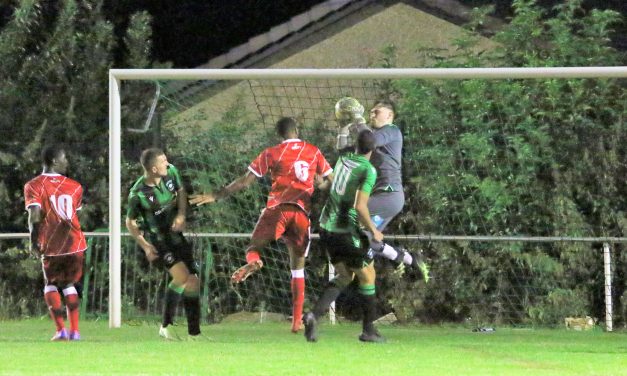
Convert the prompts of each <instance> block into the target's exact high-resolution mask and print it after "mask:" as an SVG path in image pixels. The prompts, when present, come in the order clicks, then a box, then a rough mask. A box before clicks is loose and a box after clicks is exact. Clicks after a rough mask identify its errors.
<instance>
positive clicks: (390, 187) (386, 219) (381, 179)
mask: <svg viewBox="0 0 627 376" xmlns="http://www.w3.org/2000/svg"><path fill="white" fill-rule="evenodd" d="M395 115H396V110H395V107H394V104H393V103H392V102H390V101H387V100H380V101H377V102H375V104H374V106H373V107H372V109H371V110H370V112H369V120H370V127H368V125H366V120H365V119H364V107H363V106H362V105H361V104H360V103H359V101H357V99H355V98H351V97H344V98H341V99H340V100H339V101H338V102H337V103H336V104H335V117H336V119H337V122H338V125H339V127H340V128H339V131H338V135H337V145H336V146H337V149H338V150H340V151H344V150H352V149H353V148H354V145H353V144H354V142H353V140H355V139H356V136H355V135H357V134H359V132H360V131H362V130H365V129H371V130H372V132H373V134H374V138H375V145H376V150H375V151H374V153H373V155H372V159H371V162H372V165H373V166H374V167H375V168H376V170H377V180H376V182H375V186H374V188H373V190H372V194H371V195H370V199H369V200H368V210H369V211H370V216H371V218H372V221H373V222H374V223H375V225H376V226H377V229H378V230H379V231H383V230H384V229H385V228H386V227H387V225H388V224H389V223H390V222H391V221H392V219H394V217H396V216H397V215H398V214H399V213H400V212H401V211H402V210H403V206H404V205H405V193H404V192H403V181H402V172H401V166H402V163H401V162H402V150H403V135H402V133H401V131H400V129H399V128H398V127H397V126H396V125H395V124H394V117H395ZM367 234H368V239H369V240H370V248H371V249H372V251H373V252H374V254H375V256H377V257H383V258H386V259H389V260H392V261H394V262H395V263H396V264H397V265H400V264H401V263H402V264H405V265H411V266H412V267H414V268H415V269H417V270H419V272H420V273H421V274H422V277H423V279H424V280H425V282H428V281H429V266H428V265H427V264H426V263H425V262H424V260H423V257H422V254H421V253H420V252H408V251H406V250H404V249H402V248H399V247H396V248H395V247H392V246H391V245H389V244H386V243H383V242H378V241H376V240H375V239H374V238H373V236H372V234H371V233H369V232H367Z"/></svg>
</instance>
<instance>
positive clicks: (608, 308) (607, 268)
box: [603, 243, 612, 332]
mask: <svg viewBox="0 0 627 376" xmlns="http://www.w3.org/2000/svg"><path fill="white" fill-rule="evenodd" d="M611 263H612V255H611V254H610V244H609V243H603V269H604V274H605V330H606V331H608V332H611V331H612V268H611Z"/></svg>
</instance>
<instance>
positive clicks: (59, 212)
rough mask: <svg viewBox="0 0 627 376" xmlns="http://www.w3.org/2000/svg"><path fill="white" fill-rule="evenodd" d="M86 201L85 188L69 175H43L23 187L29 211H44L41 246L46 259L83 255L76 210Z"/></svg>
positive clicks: (82, 241) (40, 233) (84, 243)
mask: <svg viewBox="0 0 627 376" xmlns="http://www.w3.org/2000/svg"><path fill="white" fill-rule="evenodd" d="M82 200H83V187H81V185H80V184H79V183H78V182H76V181H75V180H72V179H70V178H68V177H66V176H63V175H59V174H41V175H39V176H37V177H36V178H34V179H32V180H31V181H29V182H28V183H26V185H24V201H25V205H26V209H28V208H29V207H30V206H39V207H40V208H41V216H42V218H41V225H40V232H39V239H38V241H39V246H40V250H41V253H42V254H43V255H45V256H61V255H67V254H70V253H76V252H82V251H84V250H85V248H87V243H86V242H85V235H84V234H83V231H81V225H80V223H79V222H78V216H77V215H76V211H77V210H80V208H81V205H82Z"/></svg>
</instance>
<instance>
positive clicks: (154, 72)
mask: <svg viewBox="0 0 627 376" xmlns="http://www.w3.org/2000/svg"><path fill="white" fill-rule="evenodd" d="M474 78H483V79H522V78H530V79H539V78H545V79H546V78H627V66H615V67H550V68H424V69H414V68H409V69H405V68H396V69H383V68H377V69H110V70H109V229H110V239H109V327H111V328H119V327H120V326H121V324H122V304H121V302H122V300H121V291H122V290H121V246H122V241H121V237H122V231H121V230H122V213H121V210H122V196H121V195H122V188H121V171H120V165H121V164H120V163H121V140H122V137H121V135H122V124H121V102H120V86H121V83H122V81H124V80H246V79H283V80H289V79H345V80H348V79H440V80H451V79H456V80H457V79H474ZM425 238H428V239H435V238H434V237H433V236H426V237H425ZM438 238H440V240H445V238H446V237H442V236H440V237H438ZM453 238H459V237H453ZM464 238H465V239H467V240H496V241H499V240H500V241H520V240H526V239H525V238H524V237H521V238H512V237H509V238H498V237H490V239H488V237H478V239H473V237H464ZM479 238H481V239H479ZM590 239H592V238H590ZM527 240H528V239H527ZM558 240H561V241H597V242H599V241H601V242H603V241H608V242H611V241H613V240H618V241H620V242H624V241H625V240H626V239H625V238H607V240H604V239H603V238H594V240H587V239H582V238H579V239H578V238H570V239H565V238H560V239H558ZM531 241H555V240H554V239H548V238H547V239H546V240H543V239H542V238H537V239H531ZM608 252H609V251H608ZM608 271H609V269H607V268H606V273H607V272H608ZM607 287H608V286H607V283H606V289H607ZM606 295H607V291H606ZM606 304H607V303H606ZM606 308H607V307H606ZM609 308H610V312H611V302H610V305H609ZM609 330H610V331H611V321H610V326H609Z"/></svg>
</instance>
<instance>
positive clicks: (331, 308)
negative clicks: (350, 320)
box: [329, 261, 336, 325]
mask: <svg viewBox="0 0 627 376" xmlns="http://www.w3.org/2000/svg"><path fill="white" fill-rule="evenodd" d="M333 278H335V268H334V267H333V264H331V261H329V281H332V280H333ZM329 320H331V324H332V325H335V322H336V321H335V320H336V317H335V301H332V302H331V305H330V306H329Z"/></svg>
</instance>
